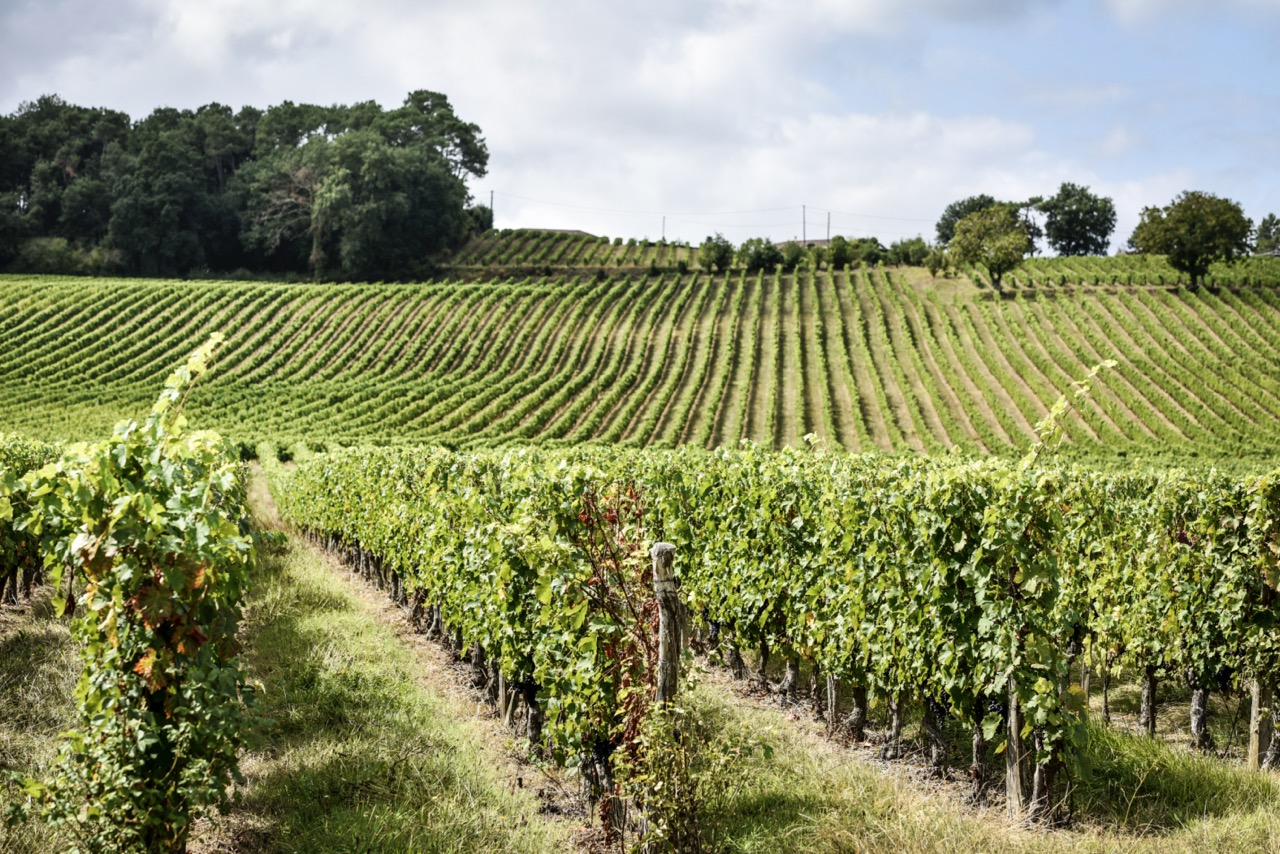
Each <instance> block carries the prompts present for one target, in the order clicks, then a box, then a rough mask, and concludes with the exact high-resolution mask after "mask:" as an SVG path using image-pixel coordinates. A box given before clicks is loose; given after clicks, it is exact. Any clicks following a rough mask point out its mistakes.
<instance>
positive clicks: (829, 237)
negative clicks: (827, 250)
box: [827, 211, 831, 243]
mask: <svg viewBox="0 0 1280 854" xmlns="http://www.w3.org/2000/svg"><path fill="white" fill-rule="evenodd" d="M827 242H828V243H830V242H831V211H827Z"/></svg>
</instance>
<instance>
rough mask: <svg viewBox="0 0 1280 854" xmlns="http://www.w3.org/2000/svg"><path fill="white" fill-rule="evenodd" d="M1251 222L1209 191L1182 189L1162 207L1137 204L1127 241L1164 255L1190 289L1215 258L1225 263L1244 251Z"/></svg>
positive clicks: (1235, 206) (1233, 204)
mask: <svg viewBox="0 0 1280 854" xmlns="http://www.w3.org/2000/svg"><path fill="white" fill-rule="evenodd" d="M1252 236H1253V222H1252V221H1250V220H1249V218H1248V217H1246V216H1245V215H1244V209H1243V208H1241V207H1240V204H1239V203H1238V202H1233V201H1232V200H1231V199H1224V198H1220V197H1218V196H1215V195H1213V194H1212V193H1201V192H1196V191H1187V192H1184V193H1182V195H1180V196H1178V198H1176V199H1174V200H1173V202H1172V203H1171V204H1169V205H1168V206H1167V207H1164V208H1143V209H1142V218H1141V219H1140V220H1139V222H1138V227H1137V228H1135V229H1134V230H1133V235H1132V236H1131V237H1130V238H1129V245H1130V246H1131V247H1132V248H1133V249H1135V250H1137V251H1138V252H1142V253H1144V254H1149V255H1165V256H1167V257H1168V259H1169V263H1170V264H1171V265H1172V266H1173V268H1174V269H1175V270H1180V271H1181V272H1183V273H1186V274H1187V275H1189V276H1190V277H1191V286H1192V287H1196V286H1198V285H1199V284H1200V283H1201V282H1202V281H1203V280H1204V274H1205V273H1207V272H1209V265H1210V264H1213V263H1214V262H1215V261H1221V262H1223V263H1231V262H1232V261H1234V260H1235V259H1236V258H1238V257H1239V256H1241V255H1245V254H1248V252H1249V241H1250V238H1251V237H1252Z"/></svg>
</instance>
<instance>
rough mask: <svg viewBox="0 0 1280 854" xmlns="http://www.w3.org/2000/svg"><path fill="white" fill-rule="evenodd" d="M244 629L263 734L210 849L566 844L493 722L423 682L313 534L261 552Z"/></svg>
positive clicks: (207, 837) (464, 848) (210, 835)
mask: <svg viewBox="0 0 1280 854" xmlns="http://www.w3.org/2000/svg"><path fill="white" fill-rule="evenodd" d="M244 636H245V638H246V650H245V651H246V656H247V660H248V663H249V667H250V670H251V672H252V674H253V677H254V680H255V682H256V683H257V686H258V691H257V696H258V699H259V703H258V706H259V711H260V712H261V714H262V715H263V716H264V717H265V718H267V722H266V724H265V726H264V729H263V736H264V746H263V747H262V748H261V749H260V750H258V751H257V752H254V753H252V754H250V755H249V756H247V757H246V758H245V760H244V762H243V768H244V770H245V773H246V776H247V778H248V782H247V785H246V786H245V787H244V788H243V791H242V792H241V794H242V802H241V804H240V806H239V807H238V808H236V809H235V810H233V811H232V813H231V814H230V815H228V816H225V817H220V818H218V819H216V820H215V821H213V822H212V823H211V824H210V825H209V826H208V827H207V828H205V832H204V834H203V839H202V843H201V847H202V848H203V849H204V850H206V851H224V850H225V851H242V850H254V851H281V852H286V851H288V852H295V851H296V852H322V851H364V852H372V851H436V852H472V851H529V852H533V851H549V850H564V849H566V848H567V847H568V840H567V828H566V826H565V824H564V823H563V822H551V821H549V820H546V819H544V818H542V817H540V816H539V815H538V806H539V805H538V803H537V802H536V801H535V799H534V798H533V797H532V796H531V795H529V793H528V792H527V791H524V790H520V791H510V790H508V789H507V787H506V786H507V784H506V783H505V782H504V781H503V780H502V779H501V777H500V774H499V772H498V771H497V769H496V767H495V762H494V758H493V756H492V755H491V753H490V752H489V751H490V750H491V749H492V745H489V744H486V742H487V741H489V740H491V732H490V730H489V729H487V726H486V725H485V724H484V722H482V721H481V720H479V719H477V718H476V717H475V716H474V714H470V715H468V714H465V713H460V710H459V708H458V707H457V704H456V703H452V704H451V701H450V700H449V699H448V698H445V697H441V696H437V695H435V694H433V693H432V692H430V691H429V690H428V689H427V688H426V687H424V686H423V685H422V684H421V682H420V680H418V679H416V678H415V672H416V667H417V664H416V662H415V660H414V654H413V653H412V652H411V651H410V650H409V649H408V648H406V646H405V645H404V644H403V643H402V642H401V641H400V640H398V638H397V637H396V633H395V631H394V630H393V629H392V628H391V627H390V626H388V625H386V624H385V623H384V622H381V621H379V620H378V619H377V618H376V616H375V615H374V614H373V613H371V606H370V605H368V604H367V603H365V602H363V601H361V600H360V599H359V598H358V597H357V596H356V595H355V594H354V593H353V592H352V590H351V589H350V588H349V587H348V586H347V584H346V583H345V582H344V580H343V579H342V577H341V576H340V575H339V574H337V573H335V572H334V570H333V567H332V566H330V565H329V564H328V563H327V562H326V561H325V560H324V559H323V557H321V556H320V555H319V554H318V553H316V552H315V551H314V550H312V549H309V548H308V547H306V546H305V544H301V543H299V542H297V541H291V542H290V543H288V544H287V545H285V546H284V547H283V548H282V549H280V550H279V551H278V552H277V553H275V554H271V555H269V556H267V559H266V560H265V561H263V564H262V566H261V568H260V569H259V570H258V572H257V575H256V576H255V578H254V580H253V585H252V592H251V594H250V597H249V601H248V606H247V608H246V619H245V624H244ZM470 711H471V712H474V706H472V707H471V709H470Z"/></svg>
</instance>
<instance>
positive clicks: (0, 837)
mask: <svg viewBox="0 0 1280 854" xmlns="http://www.w3.org/2000/svg"><path fill="white" fill-rule="evenodd" d="M79 674H80V661H79V656H78V655H77V654H76V647H75V643H74V642H73V641H72V640H71V633H70V632H69V631H68V630H67V624H66V622H65V621H63V620H60V619H58V618H56V617H55V616H54V615H53V609H52V607H51V606H50V604H49V601H48V596H46V595H40V596H38V597H37V598H36V599H35V600H34V601H33V602H32V604H31V606H30V610H29V611H28V612H26V613H19V612H9V613H8V614H6V615H4V616H3V617H0V780H3V778H6V777H8V776H9V775H11V774H22V775H28V774H29V775H33V776H36V777H40V776H43V775H44V774H45V772H46V771H47V770H48V769H49V768H50V766H51V765H52V764H53V761H54V759H55V758H56V756H57V752H58V743H59V739H58V734H59V733H60V732H63V731H64V730H66V729H68V728H69V727H70V726H72V724H73V722H74V717H75V707H74V705H73V700H72V694H73V692H74V690H75V686H76V680H77V678H78V677H79ZM19 797H22V796H21V795H19V794H18V792H17V790H16V789H15V788H13V787H12V786H10V785H6V784H4V783H3V782H0V851H3V852H6V854H35V852H47V851H56V850H59V849H58V843H57V842H56V840H55V839H54V838H53V836H52V835H51V834H50V833H49V831H48V830H47V829H46V828H45V827H44V825H42V824H40V823H38V822H28V823H26V824H22V825H19V826H16V827H12V828H11V827H7V826H6V825H5V823H4V821H3V815H4V813H5V812H6V811H7V810H8V808H9V806H10V804H11V803H12V802H13V800H14V799H15V798H19Z"/></svg>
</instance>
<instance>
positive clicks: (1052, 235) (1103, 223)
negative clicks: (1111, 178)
mask: <svg viewBox="0 0 1280 854" xmlns="http://www.w3.org/2000/svg"><path fill="white" fill-rule="evenodd" d="M1036 209H1037V210H1039V211H1041V212H1042V213H1044V214H1045V223H1044V231H1045V235H1046V236H1047V237H1048V240H1049V245H1050V246H1051V247H1053V250H1054V251H1055V252H1057V253H1058V254H1059V255H1105V254H1106V253H1107V248H1108V246H1109V245H1110V242H1111V233H1112V232H1113V231H1115V228H1116V206H1115V203H1114V202H1112V201H1111V199H1109V198H1105V197H1103V196H1097V195H1094V194H1093V193H1091V192H1089V188H1088V187H1082V186H1080V185H1079V184H1072V183H1069V182H1063V184H1062V185H1061V186H1060V187H1059V188H1058V192H1057V194H1056V195H1054V196H1051V197H1049V198H1048V199H1045V200H1044V201H1042V202H1040V203H1039V204H1038V205H1036Z"/></svg>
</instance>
